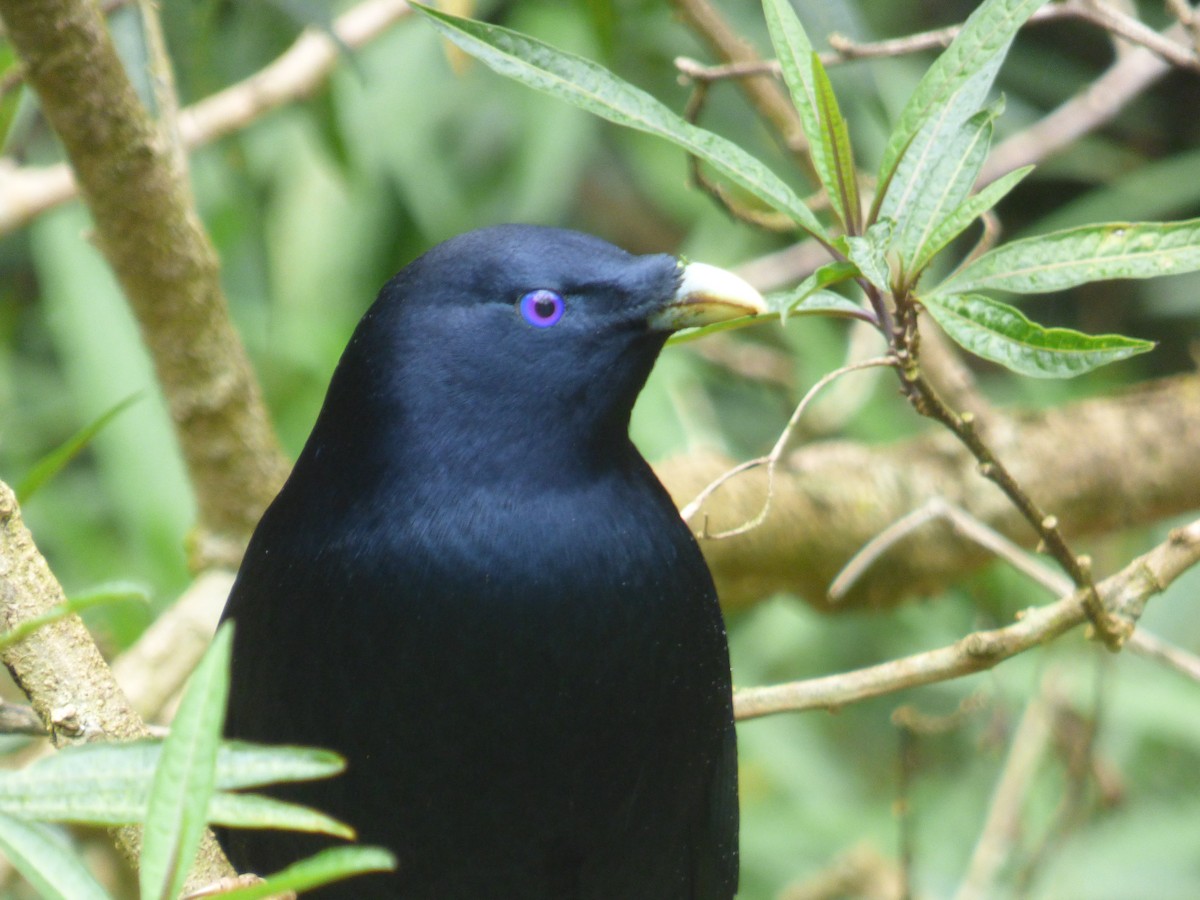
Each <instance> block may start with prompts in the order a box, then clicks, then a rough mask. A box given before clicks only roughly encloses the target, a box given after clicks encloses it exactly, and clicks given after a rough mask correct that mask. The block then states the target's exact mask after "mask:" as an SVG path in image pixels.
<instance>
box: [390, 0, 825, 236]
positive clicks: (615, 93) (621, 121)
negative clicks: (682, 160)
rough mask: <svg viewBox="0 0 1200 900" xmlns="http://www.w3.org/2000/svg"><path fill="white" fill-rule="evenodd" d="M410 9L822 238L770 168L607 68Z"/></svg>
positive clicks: (501, 31) (500, 66) (484, 55)
mask: <svg viewBox="0 0 1200 900" xmlns="http://www.w3.org/2000/svg"><path fill="white" fill-rule="evenodd" d="M414 6H415V7H416V8H417V9H419V10H420V11H421V12H422V13H423V14H424V15H426V16H428V17H429V19H430V21H431V22H433V24H434V25H435V27H437V28H438V30H439V31H441V32H442V33H443V34H444V35H446V37H447V38H449V39H450V40H451V41H453V42H454V43H455V44H457V45H458V46H459V47H461V48H462V49H463V50H465V51H466V52H467V53H470V54H471V55H473V56H475V57H477V58H478V59H479V60H480V61H482V62H484V63H486V64H487V65H488V66H490V67H491V68H492V69H494V70H495V71H497V72H499V73H500V74H501V75H506V76H508V77H509V78H513V79H516V80H517V81H520V82H522V83H524V84H527V85H529V86H530V87H533V88H536V89H537V90H540V91H545V92H546V93H548V94H550V95H551V96H554V97H557V98H559V99H561V100H566V101H567V102H568V103H573V104H575V105H576V106H578V107H580V108H581V109H584V110H586V111H588V112H590V113H594V114H595V115H598V116H601V117H603V118H605V119H608V120H609V121H610V122H616V123H617V124H618V125H624V126H626V127H628V128H634V129H637V130H638V131H645V132H647V133H648V134H654V135H658V136H659V137H663V138H666V139H667V140H669V141H671V142H672V143H674V144H676V145H678V146H680V147H683V148H684V149H686V150H687V151H688V152H690V153H694V154H695V155H696V156H699V157H700V158H702V159H704V160H705V161H706V162H708V163H709V164H710V165H711V166H712V167H713V168H715V169H716V170H717V171H719V172H721V173H722V174H724V175H725V176H726V177H727V178H729V179H730V180H731V181H733V182H734V183H735V184H737V185H738V186H740V187H742V188H743V189H745V190H746V191H749V192H750V193H751V194H753V195H754V196H755V197H757V198H758V199H759V200H761V201H762V202H763V203H765V204H766V205H768V206H770V207H771V208H773V209H775V210H778V211H779V212H781V213H783V214H784V215H786V216H789V217H791V218H792V219H793V220H795V222H796V224H797V225H798V226H799V227H801V228H803V229H805V230H806V231H808V232H810V233H811V234H813V235H814V236H818V237H819V236H821V235H823V234H824V229H823V228H822V227H821V225H820V224H819V223H818V222H817V219H816V216H814V215H813V213H812V211H811V210H810V209H809V208H808V207H807V206H805V205H804V203H803V202H801V200H800V198H799V197H797V196H796V194H795V192H794V191H792V189H791V188H789V187H788V186H787V185H786V184H785V183H784V182H783V181H782V180H780V178H779V177H778V176H777V175H775V174H774V173H773V172H771V170H770V169H768V168H767V167H766V166H764V165H763V164H762V163H760V162H759V161H758V160H756V159H755V158H754V157H752V156H750V155H749V154H748V153H746V152H745V151H744V150H742V149H741V148H740V147H738V146H737V145H736V144H734V143H732V142H731V141H727V140H726V139H725V138H723V137H721V136H720V135H716V134H713V133H712V132H708V131H705V130H704V129H702V128H697V127H696V126H695V125H692V124H691V123H689V122H686V121H685V120H683V119H682V118H680V117H679V116H678V115H676V114H675V113H673V112H672V111H671V110H670V109H668V108H667V107H666V106H664V105H663V104H662V103H660V102H659V101H658V100H655V99H654V98H653V97H651V96H650V95H649V94H647V93H646V92H644V91H641V90H639V89H637V88H635V87H633V86H632V85H630V84H627V83H626V82H624V81H622V80H621V79H619V78H617V77H615V76H614V75H613V74H612V73H611V72H609V71H608V70H607V69H605V68H604V67H602V66H598V65H596V64H595V63H593V62H591V61H589V60H586V59H582V58H581V57H578V56H575V55H574V54H571V53H565V52H563V51H561V50H556V49H555V48H553V47H551V46H549V45H547V44H544V43H542V42H541V41H537V40H534V39H533V38H530V37H526V36H525V35H522V34H519V33H517V32H515V31H511V30H509V29H507V28H501V27H499V26H496V25H487V24H484V23H482V22H475V21H472V20H471V19H463V18H459V17H458V16H452V15H450V14H449V13H443V12H439V11H438V10H435V9H432V8H430V7H425V6H420V5H418V4H414Z"/></svg>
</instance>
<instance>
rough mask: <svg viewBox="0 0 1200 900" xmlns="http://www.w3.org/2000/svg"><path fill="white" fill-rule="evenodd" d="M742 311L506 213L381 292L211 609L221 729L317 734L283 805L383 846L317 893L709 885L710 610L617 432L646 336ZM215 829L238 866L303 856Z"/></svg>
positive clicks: (272, 840)
mask: <svg viewBox="0 0 1200 900" xmlns="http://www.w3.org/2000/svg"><path fill="white" fill-rule="evenodd" d="M763 308H764V307H763V305H762V300H761V298H760V297H759V296H758V294H757V293H756V292H755V291H754V290H753V289H752V288H750V287H749V286H748V285H746V284H745V283H744V282H742V281H741V280H740V279H737V278H736V277H734V276H733V275H730V274H729V273H727V272H724V271H722V270H720V269H714V268H713V267H711V266H704V265H701V264H696V263H693V264H690V265H686V266H685V265H684V264H682V263H680V262H679V261H677V260H676V259H675V258H674V257H671V256H667V255H652V256H634V255H630V254H628V253H626V252H624V251H622V250H620V249H618V248H616V247H614V246H612V245H611V244H608V243H606V242H604V241H602V240H599V239H597V238H594V237H590V236H587V235H583V234H578V233H575V232H569V231H560V230H556V229H549V228H539V227H533V226H522V225H505V226H498V227H493V228H486V229H482V230H479V231H475V232H471V233H469V234H465V235H461V236H459V237H456V238H454V239H452V240H449V241H447V242H445V243H443V244H441V245H439V246H437V247H435V248H434V249H432V250H430V251H429V252H428V253H426V254H425V255H424V256H422V257H421V258H419V259H418V260H416V261H415V262H413V263H412V264H410V265H409V266H408V267H407V268H405V269H404V270H403V271H401V272H400V273H399V274H398V275H396V276H395V277H394V278H393V279H392V280H391V281H390V282H388V284H387V285H386V286H385V287H384V288H383V290H382V292H381V293H380V295H379V298H378V300H377V301H376V302H375V304H374V305H373V306H372V307H371V309H370V310H369V311H368V312H367V314H366V315H365V316H364V317H363V319H362V321H361V323H360V324H359V326H358V328H357V330H356V331H355V332H354V336H353V337H352V338H351V340H350V343H349V345H348V346H347V348H346V351H345V353H344V354H343V356H342V358H341V361H340V362H339V363H338V366H337V370H336V371H335V372H334V375H333V380H332V382H331V384H330V386H329V392H328V394H327V396H326V398H325V403H324V406H323V407H322V409H321V412H320V415H319V416H318V418H317V422H316V425H315V426H314V428H313V432H312V435H311V436H310V437H309V440H308V443H307V445H306V446H305V448H304V450H303V452H302V453H301V454H300V458H299V459H298V461H297V462H296V466H295V469H294V471H293V472H292V474H291V477H290V478H289V479H288V481H287V483H286V484H285V486H284V487H283V489H282V491H281V492H280V493H279V496H278V497H277V498H276V499H275V501H274V502H273V503H272V504H271V506H270V508H269V509H268V510H267V512H266V514H265V515H264V516H263V519H262V522H261V523H260V524H259V526H258V528H257V530H256V531H255V533H254V537H253V539H252V540H251V542H250V546H249V549H248V550H247V552H246V557H245V560H244V561H243V563H242V567H241V571H240V573H239V574H238V578H237V583H236V584H235V586H234V588H233V593H232V595H231V596H230V599H229V603H228V606H227V607H226V609H225V614H224V615H225V618H227V619H234V620H235V621H236V623H237V629H236V640H235V646H234V657H233V684H232V693H231V696H230V703H229V719H228V725H227V732H228V734H229V735H230V736H231V737H237V738H243V739H249V740H254V741H261V742H275V743H291V744H303V745H311V746H321V747H331V748H333V749H335V750H337V751H339V752H341V753H342V754H343V755H345V757H346V758H347V760H348V769H347V772H346V773H345V774H344V775H343V776H341V777H339V778H335V779H331V780H329V781H326V782H316V783H311V784H307V785H299V786H295V787H294V788H292V789H289V790H288V791H287V792H286V793H282V792H281V795H282V796H286V797H287V798H288V799H293V800H298V801H300V802H304V803H307V804H310V805H312V806H315V807H317V808H320V809H322V810H324V811H326V812H329V813H332V814H333V815H335V816H337V817H339V818H341V819H343V820H344V821H347V822H349V823H350V824H351V825H353V826H354V827H355V828H356V829H357V830H358V833H359V839H360V840H361V841H362V842H364V843H368V844H379V845H383V846H386V847H388V848H390V849H392V850H393V851H394V852H395V853H396V855H397V857H398V859H399V868H398V870H397V872H396V873H395V874H394V875H386V876H384V875H380V876H367V877H363V878H356V879H353V880H351V881H347V882H344V883H343V884H342V885H341V886H338V887H337V888H336V889H331V890H330V891H329V893H328V894H327V895H328V896H331V897H332V896H344V897H355V898H359V897H397V898H406V900H407V898H430V900H455V898H471V900H490V898H499V900H510V898H511V900H525V898H529V900H534V898H537V900H541V898H546V900H550V898H553V900H584V898H589V900H593V898H594V900H642V898H644V900H675V898H679V900H683V898H689V900H720V898H730V897H732V896H733V895H734V893H735V891H736V886H737V873H738V855H737V830H738V810H737V765H736V758H737V751H736V742H735V737H734V729H733V716H732V708H731V695H730V674H729V659H728V650H727V647H726V639H725V629H724V624H723V622H722V619H721V613H720V610H719V609H718V606H717V597H716V593H715V591H714V589H713V583H712V580H711V578H710V576H709V573H708V569H707V568H706V566H705V563H704V560H703V558H702V557H701V555H700V551H699V549H698V548H697V546H696V543H695V541H694V540H693V539H692V536H691V534H690V533H689V531H688V529H687V527H686V526H685V525H684V523H683V522H682V521H681V519H680V517H679V514H678V512H677V511H676V509H675V507H674V505H673V504H672V502H671V499H670V497H669V496H668V495H667V493H666V491H665V490H664V489H663V487H662V486H661V485H660V484H659V482H658V481H657V479H656V478H655V476H654V474H653V473H652V471H651V469H650V467H649V466H648V465H647V464H646V462H645V460H643V459H642V457H641V456H640V455H639V453H638V451H637V450H636V449H635V448H634V446H633V444H632V443H631V441H630V439H629V436H628V425H629V416H630V411H631V410H632V408H633V404H634V400H635V399H636V398H637V395H638V392H639V391H640V390H641V388H642V386H643V384H644V383H645V381H646V378H647V376H648V375H649V374H650V370H651V368H652V366H653V365H654V361H655V359H656V358H657V356H658V354H659V351H660V350H661V349H662V347H663V344H664V342H665V340H666V338H667V337H668V335H669V333H670V332H672V331H674V330H677V329H679V328H682V327H684V326H689V325H697V324H703V323H706V322H712V321H719V320H721V319H728V318H732V317H734V316H738V315H745V314H752V313H756V312H760V311H762V309H763ZM224 840H225V842H226V846H227V848H228V850H229V852H230V855H231V857H232V859H233V861H234V863H235V864H236V865H238V866H239V867H241V868H242V869H243V870H250V871H255V872H258V873H260V874H265V873H269V872H271V871H275V870H276V869H278V868H280V867H282V866H284V865H285V864H287V863H290V862H292V861H294V860H295V859H296V858H298V857H300V856H301V855H304V854H307V853H310V852H312V851H313V850H314V849H315V848H316V847H317V846H319V844H317V843H313V842H312V839H311V838H307V837H305V836H298V835H295V834H292V833H285V832H265V831H236V832H227V833H226V834H225V835H224ZM322 896H326V894H324V893H323V894H322Z"/></svg>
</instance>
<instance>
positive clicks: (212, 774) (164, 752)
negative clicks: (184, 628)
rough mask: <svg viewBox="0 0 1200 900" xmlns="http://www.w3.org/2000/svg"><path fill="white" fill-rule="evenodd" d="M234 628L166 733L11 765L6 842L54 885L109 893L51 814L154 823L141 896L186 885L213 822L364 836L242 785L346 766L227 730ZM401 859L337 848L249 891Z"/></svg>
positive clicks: (2, 824) (157, 896)
mask: <svg viewBox="0 0 1200 900" xmlns="http://www.w3.org/2000/svg"><path fill="white" fill-rule="evenodd" d="M232 637H233V631H232V626H231V625H230V624H229V623H226V624H225V625H223V626H222V627H221V629H220V630H218V632H217V636H216V637H215V638H214V640H213V643H212V646H211V647H209V649H208V651H207V652H206V653H205V656H204V658H203V659H202V660H201V662H200V664H199V665H198V666H197V667H196V671H195V672H194V673H193V674H192V678H191V680H190V682H189V685H188V689H187V691H186V692H185V694H184V696H183V699H182V700H181V702H180V704H179V710H178V712H177V713H176V715H175V719H174V721H173V723H172V726H171V732H170V734H169V735H168V737H167V738H166V740H164V741H135V742H131V743H124V744H83V745H78V746H74V747H68V748H65V749H64V750H62V751H61V752H59V753H57V754H55V755H53V756H48V757H45V758H43V759H41V760H39V761H37V762H36V763H34V764H33V765H31V766H28V767H26V768H24V769H19V770H16V771H9V772H0V848H2V849H3V850H4V853H5V855H6V856H7V857H8V858H9V860H10V861H11V862H12V863H13V865H14V866H16V868H17V869H18V871H20V872H21V874H22V875H23V876H25V878H26V880H28V881H29V882H30V883H31V884H33V885H34V886H35V887H37V888H38V890H39V891H40V892H41V894H42V895H43V896H45V897H53V898H57V897H62V898H67V900H74V898H90V897H105V896H106V894H105V893H104V891H103V890H102V889H101V888H100V886H99V885H98V884H97V883H96V882H95V880H94V879H93V877H92V876H91V875H90V874H89V873H88V872H87V870H86V869H85V868H84V867H83V866H82V864H81V863H79V862H78V860H77V858H76V857H75V855H74V853H73V851H72V850H71V848H70V847H68V846H67V845H66V844H65V842H63V841H61V840H59V839H57V838H56V836H55V835H54V834H53V833H52V832H51V831H49V830H48V829H47V828H46V827H45V825H43V824H42V823H45V822H71V823H77V824H87V825H105V826H114V825H131V824H141V825H143V826H144V831H143V844H142V854H141V859H140V861H139V867H138V868H139V884H140V895H141V897H142V900H151V898H153V900H171V898H174V897H177V896H178V895H179V892H180V890H181V889H182V887H183V883H184V880H185V879H186V877H187V874H188V871H189V869H190V867H191V861H192V858H193V857H194V856H195V853H196V850H197V848H198V847H199V845H200V839H201V836H202V834H203V832H204V829H205V828H206V827H207V826H208V825H209V824H217V825H225V826H229V827H237V828H283V829H289V830H293V831H309V832H321V833H324V834H330V835H335V836H337V837H342V838H347V839H352V838H353V837H354V832H353V831H352V830H351V829H350V828H349V827H347V826H346V825H344V824H342V823H341V822H338V821H337V820H335V819H332V818H330V817H329V816H327V815H325V814H323V813H320V812H317V811H315V810H311V809H307V808H305V807H301V806H297V805H295V804H291V803H285V802H282V801H279V800H275V799H272V798H270V797H264V796H259V795H254V794H244V793H233V792H234V791H236V790H240V789H245V788H254V787H262V786H265V785H269V784H276V783H281V782H289V781H305V780H309V779H313V778H327V777H329V776H331V775H336V774H338V773H339V772H341V771H342V769H343V768H344V762H343V761H342V759H341V758H340V757H338V756H337V755H336V754H334V753H330V752H329V751H325V750H313V749H306V748H298V747H262V746H257V745H254V744H246V743H240V742H225V743H222V742H221V728H222V726H223V724H224V720H225V703H226V699H227V697H228V693H229V654H230V652H231V648H232ZM394 865H395V861H394V859H393V858H392V857H391V854H389V853H387V852H386V851H383V850H380V849H378V848H374V847H346V848H335V849H333V850H330V851H327V852H325V853H322V854H319V855H318V856H317V857H313V858H311V859H308V860H305V861H303V862H301V863H298V864H296V865H295V866H291V867H289V868H288V869H286V870H285V871H283V872H281V873H279V874H278V875H277V876H275V877H272V878H269V879H267V881H266V883H265V884H263V885H256V886H255V887H254V888H248V889H246V891H247V892H246V893H245V894H244V895H243V894H241V893H239V894H238V896H245V897H258V896H269V895H270V894H273V893H277V892H279V891H283V890H291V889H294V890H299V889H307V888H311V887H316V886H318V885H321V884H326V883H328V882H330V881H334V880H339V879H342V878H347V877H350V876H352V875H356V874H361V873H364V872H370V871H380V870H384V869H390V868H392V867H394ZM260 891H261V892H260Z"/></svg>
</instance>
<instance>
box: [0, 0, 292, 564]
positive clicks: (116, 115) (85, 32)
mask: <svg viewBox="0 0 1200 900" xmlns="http://www.w3.org/2000/svg"><path fill="white" fill-rule="evenodd" d="M0 17H3V20H4V23H5V26H6V27H7V29H8V36H9V39H10V41H11V42H12V44H13V46H14V48H15V49H16V50H17V52H18V54H19V55H20V56H21V58H22V59H23V60H24V63H25V66H26V70H27V72H28V76H29V81H30V83H31V84H32V86H33V87H34V89H35V90H36V91H37V93H38V97H39V99H40V101H41V106H42V111H43V112H44V114H45V115H46V118H47V119H48V120H49V122H50V124H51V126H52V127H53V128H54V131H55V133H56V134H57V135H58V137H59V139H60V140H61V141H62V144H63V146H64V148H65V149H66V152H67V155H68V157H69V158H70V160H71V163H72V166H73V167H74V169H75V173H76V177H77V178H78V180H79V184H80V187H81V190H82V192H83V197H84V200H85V202H86V204H87V206H88V209H89V210H90V211H91V214H92V218H93V220H94V221H95V224H96V234H95V239H96V243H97V244H98V245H99V247H100V249H101V250H102V252H103V253H104V255H105V257H106V258H107V260H108V262H109V264H110V265H111V266H112V268H113V271H114V272H115V274H116V276H117V279H118V281H119V282H120V283H121V286H122V288H123V290H124V292H125V295H126V297H127V298H128V300H129V303H130V305H131V307H132V308H133V310H134V313H135V315H136V316H137V319H138V323H139V325H140V327H141V331H142V337H143V339H144V340H145V342H146V344H147V347H148V348H149V350H150V354H151V356H152V358H153V360H154V365H155V370H156V372H157V375H158V380H159V383H160V384H161V386H162V389H163V392H164V394H165V396H166V399H167V406H168V409H169V410H170V414H171V419H172V421H173V422H174V425H175V428H176V432H177V433H178V435H179V439H180V444H181V448H182V450H183V456H184V459H185V461H186V463H187V467H188V471H189V474H190V476H191V481H192V485H193V487H194V489H195V492H196V500H197V507H198V513H199V516H198V518H199V521H198V541H197V545H196V551H197V552H196V553H195V554H194V555H195V558H196V561H197V563H198V564H204V563H206V562H208V561H210V560H212V559H214V558H216V559H221V558H225V559H228V558H233V559H236V558H237V555H238V554H240V550H241V547H242V545H243V543H244V541H245V540H246V539H247V538H248V536H249V534H250V531H251V530H252V529H253V527H254V524H255V523H256V522H257V521H258V517H259V515H260V514H261V513H262V510H263V508H264V507H265V506H266V504H267V503H268V502H269V500H270V498H271V497H272V496H273V495H274V492H275V490H276V489H277V488H278V486H279V484H280V482H281V481H282V479H283V476H284V473H285V472H286V471H287V465H286V460H285V459H284V457H283V454H282V453H281V451H280V449H279V447H278V445H277V443H276V439H275V434H274V431H273V430H272V427H271V422H270V418H269V417H268V415H267V411H266V408H265V407H264V405H263V402H262V397H261V395H260V392H259V387H258V383H257V381H256V379H255V376H254V373H253V372H252V370H251V368H250V363H249V360H248V359H247V357H246V354H245V350H244V348H243V347H242V343H241V341H240V340H239V338H238V336H237V333H236V332H235V331H234V329H233V325H232V323H231V322H230V319H229V314H228V309H227V304H226V301H225V296H224V294H223V292H222V289H221V284H220V277H219V269H218V263H217V258H216V254H215V252H214V250H213V248H212V245H211V243H210V242H209V240H208V236H207V235H206V234H205V232H204V228H203V226H202V224H201V222H200V219H199V217H198V215H197V214H196V211H195V206H194V201H193V197H192V193H191V188H190V185H189V184H188V181H187V173H186V172H185V171H183V170H182V169H181V168H180V166H179V165H178V163H179V160H178V158H176V157H175V156H173V154H172V153H171V150H170V143H169V141H168V140H167V139H166V138H165V136H164V134H163V132H162V130H161V129H160V128H159V126H158V125H157V124H156V123H155V122H154V121H153V120H152V119H151V118H150V116H149V113H148V112H147V111H146V109H145V107H143V106H142V104H141V102H140V101H139V100H138V97H137V94H136V93H135V91H134V89H133V86H132V85H131V84H130V82H129V79H128V77H127V75H126V73H125V70H124V68H123V66H122V64H121V60H120V58H119V57H118V56H117V53H116V50H115V48H114V47H113V44H112V40H111V38H110V36H109V34H108V31H107V29H106V27H105V23H104V20H103V19H102V18H101V16H100V12H99V9H98V8H97V7H96V6H95V5H94V4H92V3H87V2H83V0H46V2H39V3H33V4H31V3H22V2H20V0H0Z"/></svg>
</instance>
